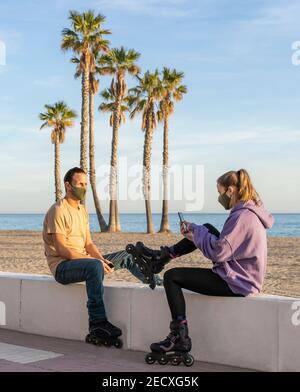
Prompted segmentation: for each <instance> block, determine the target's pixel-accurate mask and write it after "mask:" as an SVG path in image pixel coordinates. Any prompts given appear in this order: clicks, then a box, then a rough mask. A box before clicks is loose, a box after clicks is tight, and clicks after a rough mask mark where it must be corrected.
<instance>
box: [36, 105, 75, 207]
mask: <svg viewBox="0 0 300 392" xmlns="http://www.w3.org/2000/svg"><path fill="white" fill-rule="evenodd" d="M45 109H46V111H45V112H44V113H40V115H39V118H40V120H41V121H43V124H42V125H41V127H40V129H43V128H45V127H50V128H52V132H51V142H52V143H53V144H54V157H55V158H54V179H55V201H58V200H59V199H61V198H62V188H61V180H60V144H61V143H63V142H64V140H65V132H66V129H67V128H68V127H72V126H73V125H74V121H73V120H74V118H76V117H77V114H76V113H75V111H73V110H72V109H70V108H69V107H68V106H67V105H66V103H65V102H63V101H59V102H56V103H55V104H54V105H45Z"/></svg>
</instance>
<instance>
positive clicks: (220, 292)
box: [164, 223, 242, 319]
mask: <svg viewBox="0 0 300 392" xmlns="http://www.w3.org/2000/svg"><path fill="white" fill-rule="evenodd" d="M205 226H206V227H207V228H208V229H209V231H210V233H213V234H214V235H216V237H218V236H219V235H220V233H219V232H218V230H217V229H216V228H214V227H213V226H212V225H210V224H208V223H206V224H205ZM195 249H197V247H196V246H195V244H194V243H193V242H192V241H190V240H189V239H187V238H184V239H182V240H181V241H179V242H178V243H177V244H175V245H173V250H174V252H175V254H176V255H177V256H183V255H185V254H188V253H191V252H193V251H194V250H195ZM164 287H165V289H166V294H167V299H168V303H169V307H170V310H171V315H172V318H173V319H177V318H185V317H186V310H185V300H184V296H183V292H182V289H188V290H191V291H194V292H196V293H199V294H204V295H213V296H222V297H242V295H241V294H235V293H233V292H232V291H231V289H230V288H229V286H228V284H227V283H226V282H225V280H223V279H222V278H221V277H220V276H219V275H217V274H216V273H214V272H213V271H212V270H211V269H209V268H172V269H170V270H168V271H167V272H166V273H165V274H164Z"/></svg>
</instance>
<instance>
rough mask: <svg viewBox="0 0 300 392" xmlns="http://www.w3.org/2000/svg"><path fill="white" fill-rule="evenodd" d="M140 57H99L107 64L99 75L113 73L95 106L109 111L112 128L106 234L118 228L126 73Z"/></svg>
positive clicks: (117, 53) (116, 53)
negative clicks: (120, 155)
mask: <svg viewBox="0 0 300 392" xmlns="http://www.w3.org/2000/svg"><path fill="white" fill-rule="evenodd" d="M139 57H140V54H139V53H138V52H136V51H135V50H133V49H128V50H126V49H125V48H124V47H121V48H120V49H118V48H114V49H111V50H110V52H109V53H108V54H107V55H104V56H103V61H104V62H106V63H107V65H106V66H103V68H102V72H105V73H106V74H113V75H114V78H113V79H112V82H111V86H110V89H107V90H105V91H104V92H103V93H102V94H101V95H102V98H104V100H105V101H106V102H105V103H103V104H102V105H100V106H99V109H100V110H102V111H111V112H112V115H111V117H110V125H111V127H112V129H113V133H112V143H111V168H110V205H109V223H108V231H110V232H115V231H121V225H120V220H119V213H118V202H117V187H118V142H119V127H120V125H121V122H122V121H123V120H124V117H125V115H124V112H125V111H126V110H127V106H126V105H124V102H125V101H126V100H125V97H126V94H127V86H126V81H125V77H126V73H128V74H130V75H137V74H138V73H139V72H140V68H139V67H138V66H137V65H136V61H137V60H138V58H139Z"/></svg>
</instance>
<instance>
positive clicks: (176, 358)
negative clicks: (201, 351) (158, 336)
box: [145, 320, 194, 366]
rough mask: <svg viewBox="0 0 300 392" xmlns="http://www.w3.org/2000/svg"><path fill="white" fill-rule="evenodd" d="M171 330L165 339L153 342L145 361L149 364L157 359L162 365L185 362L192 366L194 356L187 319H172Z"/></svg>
mask: <svg viewBox="0 0 300 392" xmlns="http://www.w3.org/2000/svg"><path fill="white" fill-rule="evenodd" d="M170 330H171V332H170V333H169V335H168V336H167V338H166V339H165V340H163V341H161V342H158V343H152V344H151V346H150V349H151V352H150V353H148V354H147V355H146V357H145V361H146V362H147V363H148V364H149V365H152V364H153V363H155V362H156V361H157V362H158V363H159V364H160V365H166V364H167V363H169V362H170V363H171V365H173V366H177V365H179V364H180V363H181V362H183V363H184V364H185V366H192V365H193V363H194V358H193V356H192V355H190V354H189V351H191V349H192V342H191V339H190V337H189V336H188V327H187V323H186V321H184V322H182V321H177V320H173V321H171V324H170Z"/></svg>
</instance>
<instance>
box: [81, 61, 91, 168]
mask: <svg viewBox="0 0 300 392" xmlns="http://www.w3.org/2000/svg"><path fill="white" fill-rule="evenodd" d="M81 93H82V102H81V134H80V167H81V169H83V170H84V171H85V172H86V173H87V170H88V165H87V141H88V114H89V67H88V64H85V67H84V71H83V74H82V91H81Z"/></svg>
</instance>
